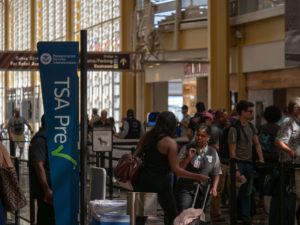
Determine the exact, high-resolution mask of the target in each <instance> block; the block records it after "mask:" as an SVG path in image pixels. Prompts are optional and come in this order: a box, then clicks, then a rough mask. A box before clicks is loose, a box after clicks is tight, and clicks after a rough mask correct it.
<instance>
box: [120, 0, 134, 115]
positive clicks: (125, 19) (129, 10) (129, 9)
mask: <svg viewBox="0 0 300 225" xmlns="http://www.w3.org/2000/svg"><path fill="white" fill-rule="evenodd" d="M120 6H121V51H123V52H130V51H131V50H132V46H131V44H130V43H131V41H130V40H131V39H130V37H131V36H132V35H133V34H131V33H130V30H131V29H130V21H131V16H132V15H133V13H134V9H135V0H128V1H120ZM121 81H122V88H121V93H122V97H121V98H122V101H121V105H122V106H121V107H122V108H121V109H122V115H123V117H124V116H125V115H126V111H127V109H129V108H132V109H136V78H135V77H134V74H132V73H129V72H123V73H122V79H121Z"/></svg>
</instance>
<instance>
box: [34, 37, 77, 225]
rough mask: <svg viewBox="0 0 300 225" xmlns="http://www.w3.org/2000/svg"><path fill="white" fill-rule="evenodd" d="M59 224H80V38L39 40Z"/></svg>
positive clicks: (50, 157) (54, 200) (51, 172)
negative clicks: (78, 146)
mask: <svg viewBox="0 0 300 225" xmlns="http://www.w3.org/2000/svg"><path fill="white" fill-rule="evenodd" d="M37 48H38V58H39V68H40V75H41V84H42V94H43V103H44V112H45V120H46V130H47V144H48V156H49V163H50V176H51V187H52V190H53V205H54V212H55V221H56V225H66V224H68V225H76V224H78V220H77V218H78V208H79V203H78V201H79V200H78V198H79V197H78V196H79V172H78V171H79V170H78V166H79V165H78V151H77V142H78V136H79V130H78V129H79V128H78V122H79V121H78V118H79V79H78V75H77V65H78V57H79V45H78V42H39V43H38V44H37Z"/></svg>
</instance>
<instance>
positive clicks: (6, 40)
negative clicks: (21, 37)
mask: <svg viewBox="0 0 300 225" xmlns="http://www.w3.org/2000/svg"><path fill="white" fill-rule="evenodd" d="M9 40H10V39H9V0H4V50H5V51H8V50H9V49H8V48H9ZM7 88H8V71H5V72H4V99H7V91H6V89H7ZM4 110H5V111H4V115H6V107H4Z"/></svg>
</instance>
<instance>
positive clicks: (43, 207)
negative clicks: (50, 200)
mask: <svg viewBox="0 0 300 225" xmlns="http://www.w3.org/2000/svg"><path fill="white" fill-rule="evenodd" d="M36 225H55V217H54V208H53V205H49V204H47V203H45V202H44V201H43V199H38V212H37V224H36Z"/></svg>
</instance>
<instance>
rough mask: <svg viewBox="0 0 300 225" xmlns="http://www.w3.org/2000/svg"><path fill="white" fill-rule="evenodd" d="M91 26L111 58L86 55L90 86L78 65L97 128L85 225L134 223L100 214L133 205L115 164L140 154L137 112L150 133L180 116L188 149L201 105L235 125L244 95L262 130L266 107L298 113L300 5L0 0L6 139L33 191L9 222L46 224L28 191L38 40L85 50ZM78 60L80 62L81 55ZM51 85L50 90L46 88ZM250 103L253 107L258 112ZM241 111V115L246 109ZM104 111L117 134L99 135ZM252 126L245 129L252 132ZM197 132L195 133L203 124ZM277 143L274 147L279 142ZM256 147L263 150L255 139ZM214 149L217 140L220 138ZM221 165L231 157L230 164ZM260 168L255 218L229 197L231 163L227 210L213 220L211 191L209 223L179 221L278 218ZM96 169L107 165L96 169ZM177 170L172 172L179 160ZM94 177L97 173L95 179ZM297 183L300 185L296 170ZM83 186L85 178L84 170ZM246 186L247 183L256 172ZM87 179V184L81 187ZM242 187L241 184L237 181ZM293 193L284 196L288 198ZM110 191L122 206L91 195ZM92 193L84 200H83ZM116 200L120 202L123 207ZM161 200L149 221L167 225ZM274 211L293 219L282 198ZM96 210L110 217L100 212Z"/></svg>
mask: <svg viewBox="0 0 300 225" xmlns="http://www.w3.org/2000/svg"><path fill="white" fill-rule="evenodd" d="M82 30H86V31H87V49H86V50H87V58H88V59H90V58H89V57H94V58H93V59H95V61H97V59H99V62H100V61H101V63H103V64H101V63H100V64H95V65H92V64H91V65H90V64H89V61H87V63H88V69H87V77H86V85H87V89H86V90H84V89H82V83H80V82H82V77H83V76H82V72H81V70H80V68H79V66H78V72H77V75H78V78H79V88H80V89H79V92H80V94H81V95H83V92H84V91H85V92H86V93H85V94H86V102H82V98H80V97H79V104H78V107H79V115H78V117H79V123H80V124H81V125H82V124H83V122H82V121H83V120H81V119H82V118H84V117H83V116H82V115H81V114H82V111H81V109H82V107H84V106H85V109H86V112H85V113H86V115H87V119H88V124H86V123H85V125H82V126H83V127H85V126H89V130H88V138H87V147H86V149H87V150H86V154H85V155H83V156H84V157H85V158H84V159H82V158H80V161H81V162H80V163H82V162H83V161H84V162H86V168H85V170H84V171H85V176H83V178H84V179H85V180H84V183H83V185H84V184H85V185H86V188H85V190H84V192H80V196H79V198H80V201H81V202H80V204H79V206H78V207H79V212H78V221H80V222H79V224H81V225H85V224H92V225H98V224H130V223H131V224H135V223H134V222H132V220H130V222H129V219H130V218H131V217H132V215H131V214H130V216H131V217H130V218H129V215H128V216H127V217H126V218H125V217H124V216H123V217H122V215H119V217H122V220H121V219H120V220H118V215H117V214H118V213H115V214H113V216H115V217H116V219H115V220H116V222H113V219H111V221H110V222H107V221H105V218H106V217H105V216H106V215H101V214H103V212H102V211H101V207H104V208H105V207H108V208H109V207H112V208H109V209H110V210H106V211H114V210H116V212H119V213H123V211H122V210H123V208H124V210H125V211H126V206H127V205H126V204H125V203H124V202H126V201H123V203H124V204H125V205H122V204H121V203H122V201H121V200H126V199H127V195H128V193H130V192H129V191H127V190H126V189H124V188H123V187H122V186H120V185H119V183H118V182H117V180H116V179H115V177H114V176H113V171H114V170H115V167H116V166H117V164H118V161H119V159H120V158H121V156H122V155H123V154H125V153H131V152H132V151H133V150H134V149H135V148H136V145H137V143H138V141H139V139H140V138H141V136H138V137H133V138H132V139H128V134H127V136H126V134H125V135H124V130H125V131H127V132H130V131H128V130H127V129H132V124H131V122H127V129H126V128H125V126H124V124H125V125H126V121H129V120H128V118H129V117H130V116H131V114H130V113H131V112H132V113H133V117H134V118H136V120H137V121H140V125H139V126H140V127H139V128H138V132H139V133H140V131H141V130H144V131H145V133H148V132H149V131H150V130H151V129H152V128H153V126H155V125H154V124H155V118H157V115H158V113H160V112H164V111H170V112H172V113H173V114H174V115H175V117H176V120H177V124H178V125H177V127H176V131H177V134H176V136H177V137H176V138H175V139H174V140H175V141H176V142H177V144H178V152H179V151H180V149H181V148H182V146H186V145H188V144H189V142H190V140H192V141H193V140H194V139H193V137H192V136H191V137H190V136H188V135H187V134H186V132H187V131H182V127H185V126H186V127H185V128H183V129H186V130H188V129H189V128H190V124H191V122H185V125H183V123H182V121H184V119H185V118H186V116H187V115H189V116H190V117H193V116H194V115H195V114H197V113H199V110H197V107H196V106H197V103H199V102H201V103H203V105H204V107H205V108H204V109H203V110H202V111H200V112H201V113H202V114H201V115H204V117H203V118H206V119H207V118H208V119H210V120H211V123H214V121H215V122H217V117H218V115H219V114H218V113H216V112H221V113H222V115H223V113H225V112H226V115H227V117H226V119H227V123H228V124H229V122H228V121H230V118H233V117H234V116H237V115H238V114H239V110H238V109H236V108H235V107H236V105H237V103H239V102H240V101H241V100H244V101H245V102H247V104H248V103H249V102H250V103H252V105H251V104H250V105H248V111H243V109H242V112H250V113H252V118H251V119H249V120H251V123H252V124H253V127H254V129H255V130H256V131H257V136H259V135H258V134H259V133H258V132H259V131H260V130H261V129H260V127H262V125H264V124H266V123H267V122H268V121H267V120H266V117H265V110H266V109H267V108H268V107H269V106H274V107H276V109H279V110H280V112H281V113H282V116H284V115H285V116H286V117H289V116H288V114H289V113H291V112H290V108H289V107H288V108H287V106H290V102H291V100H293V99H295V97H299V96H300V68H299V65H300V38H299V34H300V2H299V1H294V0H0V137H1V143H2V144H3V146H5V147H6V149H7V151H8V152H9V153H10V155H11V160H12V162H13V163H14V166H15V167H16V169H17V173H18V175H19V184H20V186H21V188H22V190H23V191H24V193H25V197H26V199H27V205H26V206H25V207H23V208H22V209H20V210H19V211H17V212H15V213H12V212H6V213H5V214H6V216H4V217H5V218H6V223H7V224H16V225H17V224H18V225H29V224H30V225H31V224H36V222H37V208H38V204H37V201H35V200H32V198H31V197H30V191H31V190H30V185H29V164H30V163H29V144H30V140H31V138H32V137H33V135H34V134H35V133H37V132H38V131H39V127H40V126H41V117H42V115H43V114H44V113H45V108H44V104H43V96H42V94H43V90H42V87H41V84H42V81H41V77H40V71H39V68H38V66H36V67H35V66H30V65H33V64H36V65H37V63H38V62H37V43H38V42H78V43H79V46H80V48H81V45H80V43H81V41H82V36H81V35H82V33H81V31H82ZM81 51H83V50H82V49H79V53H80V52H81ZM93 54H94V55H93ZM12 55H13V57H14V60H16V61H18V62H17V63H16V64H14V63H13V62H12V61H9V60H10V59H11V58H10V56H12ZM35 57H36V61H34V58H35ZM97 57H98V58H97ZM103 57H104V58H103ZM105 57H113V58H114V61H111V64H109V63H110V62H109V60H105ZM90 62H91V61H90ZM27 63H29V64H30V65H29V64H27ZM31 63H32V64H31ZM80 63H81V64H82V60H81V62H80ZM28 65H29V66H28ZM44 88H45V89H47V86H45V87H44ZM81 95H80V96H81ZM296 99H297V98H296ZM297 101H299V99H298V100H297ZM297 101H296V103H295V104H296V105H297V104H298V102H297ZM299 103H300V102H299ZM183 106H184V107H183ZM299 107H300V105H299ZM299 107H298V108H297V109H299ZM249 108H252V110H250V111H249ZM184 109H187V113H186V114H183V110H184ZM16 110H19V112H20V115H21V116H22V117H24V118H25V120H26V123H27V124H28V125H29V126H25V130H24V131H23V134H24V139H22V140H21V141H20V140H17V141H16V143H18V142H22V143H23V145H22V146H21V147H20V145H17V144H15V145H12V144H11V143H12V142H11V141H12V139H11V135H10V134H9V132H10V131H9V130H10V129H11V125H10V123H9V121H10V119H11V118H12V117H13V116H14V115H15V113H16ZM245 110H247V107H246V109H245ZM292 110H293V108H292ZM295 110H296V108H295ZM128 113H129V114H128ZM102 114H105V115H102ZM239 115H240V116H241V117H242V114H239ZM102 117H105V119H104V120H105V121H106V119H109V121H110V122H109V124H110V126H112V127H113V128H112V130H113V131H112V133H110V136H109V138H110V139H107V140H106V139H105V140H104V141H103V138H102V139H101V132H105V130H104V131H102V130H101V131H100V130H98V129H97V126H96V125H94V124H95V123H97V121H98V122H101V121H100V120H101V118H102ZM190 117H189V118H190ZM153 118H154V119H153ZM46 121H47V119H46ZM111 121H113V122H111ZM205 121H206V120H205ZM280 121H282V119H281V120H280ZM295 121H296V120H295ZM275 122H278V121H275ZM101 123H102V122H101ZM204 123H206V122H204ZM128 124H129V125H128ZM278 124H279V122H278ZM128 126H129V128H128ZM230 126H231V125H230ZM251 126H252V125H251ZM251 126H250V127H251ZM278 126H280V125H278ZM9 128H10V129H9ZM251 128H252V127H251ZM249 129H250V128H249ZM280 129H281V128H280ZM250 131H251V129H250ZM109 132H110V131H109ZM243 132H244V131H243ZM243 132H242V133H241V134H237V136H239V135H240V136H243V135H244V133H243ZM251 132H252V131H251ZM295 132H296V135H298V140H299V141H298V145H297V146H300V137H299V136H300V135H299V134H300V123H299V127H298V131H297V130H296V131H295ZM254 133H255V132H254ZM97 135H98V136H97ZM190 135H196V132H195V133H194V132H193V133H192V134H190ZM254 135H255V134H254ZM126 137H127V138H126ZM220 137H221V135H220ZM220 137H219V138H220ZM237 139H239V138H237ZM98 140H99V142H100V144H98ZM220 140H221V139H220ZM257 140H258V139H257ZM276 140H277V139H276ZM105 141H108V142H110V143H111V146H110V148H109V149H108V150H107V149H106V150H105V149H104V150H103V149H102V144H103V143H106V142H105ZM259 141H260V139H259ZM83 142H84V141H83ZM96 142H97V144H96ZM273 142H274V143H275V139H274V140H273ZM194 143H195V141H194ZM208 143H209V142H208ZM251 143H252V142H251ZM254 145H255V146H256V142H255V141H254V144H253V146H254ZM261 145H262V143H261ZM274 145H275V144H274ZM82 146H84V145H81V144H80V142H78V150H79V151H78V152H79V153H78V154H79V155H80V156H82V154H80V151H83V150H82V149H81V148H82ZM212 147H213V148H214V146H213V145H212ZM219 147H220V146H219V141H218V146H217V147H216V148H214V149H216V151H218V150H219ZM12 148H14V149H13V150H12ZM261 150H262V151H263V150H264V149H262V148H261ZM294 150H295V151H296V149H294ZM278 151H281V150H278ZM282 151H283V150H282ZM49 154H50V153H49ZM253 154H254V153H253ZM296 156H297V155H296ZM296 156H295V158H296ZM293 157H294V156H293ZM257 161H259V162H260V161H262V160H261V159H260V160H257ZM265 161H266V160H265ZM0 162H1V161H0ZM218 163H219V164H221V166H222V165H223V164H222V163H223V162H222V161H221V163H220V162H218ZM251 165H252V164H251ZM194 166H195V165H194ZM255 167H256V169H255V172H253V174H254V175H253V177H254V181H253V184H250V185H252V187H253V188H252V193H251V209H252V211H251V220H247V219H245V218H244V216H245V215H244V214H245V212H244V211H243V212H239V211H238V209H239V208H240V207H241V206H240V205H238V200H237V199H236V205H235V207H231V206H230V202H231V201H230V199H232V198H231V195H230V194H232V193H233V192H231V191H233V190H232V188H231V189H230V182H229V181H230V179H231V178H230V176H229V172H228V170H229V167H228V162H227V172H228V173H227V172H226V173H227V176H224V177H225V178H224V180H225V181H224V182H225V186H224V184H223V189H224V190H223V192H222V193H219V192H218V196H220V194H221V196H220V201H219V203H218V204H219V206H218V210H219V212H218V213H219V214H220V213H221V214H220V215H218V216H217V217H214V214H213V212H212V211H213V210H215V209H213V207H212V205H213V203H212V202H213V201H212V198H213V197H212V194H209V196H211V197H209V198H208V201H207V203H206V210H205V217H206V222H201V223H200V222H199V221H198V223H178V221H177V224H217V225H218V224H219V225H221V224H232V225H234V224H255V225H258V224H260V225H261V224H270V225H272V223H271V222H270V217H272V216H270V215H271V210H270V207H271V206H270V205H271V203H270V202H271V200H270V199H271V198H272V196H270V195H267V194H266V193H265V195H264V193H262V192H264V191H261V189H264V188H265V187H264V184H265V183H266V182H267V179H266V178H267V175H266V174H267V172H266V170H264V168H265V167H264V166H262V167H259V166H257V165H256V166H255ZM273 167H274V168H275V167H276V166H273ZM295 167H297V166H295ZM82 168H83V167H80V168H79V169H81V170H82ZM95 168H100V169H101V168H102V170H99V171H98V170H94V169H95ZM103 168H104V169H103ZM171 168H172V169H173V167H172V166H171ZM262 168H263V169H262ZM266 168H267V167H266ZM276 168H277V167H276ZM293 168H294V167H293ZM238 169H240V168H237V170H238ZM220 170H221V169H220ZM233 170H235V168H233ZM294 170H297V169H294ZM294 170H293V171H294ZM262 171H264V172H262ZM223 172H224V171H223V167H222V173H223ZM220 174H221V173H220ZM295 174H296V173H295ZM80 176H82V174H80ZM220 176H221V175H220ZM295 176H296V175H295ZM96 179H99V180H98V182H97V181H95V180H96ZM177 179H178V177H177V176H175V175H174V174H173V173H172V172H171V173H170V184H171V188H172V189H173V191H174V193H175V189H176V187H178V185H177V184H178V183H177V182H176V181H177ZM218 179H219V178H218ZM295 180H296V181H294V182H297V179H296V178H295ZM80 182H81V183H82V179H81V177H80ZM213 182H214V181H213ZM246 182H247V183H248V181H247V180H246ZM249 182H250V181H249ZM226 184H228V188H227V187H226V186H227V185H226ZM83 185H81V186H80V185H79V184H78V186H80V188H82V186H83ZM212 185H213V184H212ZM219 185H220V184H219ZM241 185H244V183H242V184H241ZM297 185H298V186H299V185H300V184H297ZM233 189H234V188H233ZM80 191H81V190H80ZM236 191H237V192H238V188H237V190H236ZM291 192H292V191H291ZM202 194H203V193H202ZM288 194H290V192H289V193H288ZM249 195H250V194H249ZM84 196H85V197H84ZM266 196H267V197H266ZM280 196H281V195H280ZM289 196H290V195H288V196H284V195H283V198H284V197H286V198H289ZM237 197H238V194H237ZM283 198H281V200H282V199H283ZM0 199H1V194H0ZM104 199H106V200H111V201H112V202H113V201H117V200H119V201H121V203H120V204H121V205H122V206H119V205H118V204H117V203H116V205H117V206H115V207H116V209H114V208H113V204H112V205H109V204H108V203H107V204H108V205H109V206H106V205H105V204H106V203H103V205H104V206H101V204H100V203H99V202H92V203H91V201H97V200H99V201H100V200H104ZM83 200H84V201H85V202H84V203H86V204H85V207H84V206H82V204H83V205H84V203H83V202H82V201H83ZM289 200H290V199H289ZM289 200H286V201H289ZM128 201H129V200H128ZM145 201H146V200H145ZM249 201H250V200H249ZM286 201H285V202H286ZM295 201H296V200H295ZM204 202H205V201H204ZM274 202H275V200H274ZM127 203H128V202H127ZM281 203H282V202H281ZM97 204H100V206H99V205H97ZM170 204H171V203H170ZM274 204H275V203H274ZM288 204H289V203H288ZM95 205H96V206H95ZM281 205H283V203H282V204H281ZM291 205H293V204H292V203H291ZM295 205H296V203H295ZM297 205H298V204H297ZM97 207H98V208H97ZM118 207H121V208H122V207H123V208H122V210H120V208H118ZM153 207H154V208H155V209H156V210H155V213H152V214H153V215H151V216H149V217H148V220H147V222H146V224H167V222H164V215H165V210H164V209H163V208H164V207H162V206H161V205H160V204H158V203H157V201H156V205H155V206H153ZM190 207H191V206H190ZM190 207H189V208H190ZM243 207H244V206H243ZM243 207H242V208H243ZM273 207H278V210H279V208H280V211H278V212H277V217H278V215H279V214H280V216H279V217H278V218H277V217H276V218H277V222H278V223H276V224H291V223H288V222H287V218H286V215H285V214H284V213H283V211H284V210H285V208H284V209H281V208H282V207H280V201H278V202H277V204H275V206H273ZM295 207H296V206H295ZM295 207H294V208H295ZM99 208H100V211H101V212H102V213H101V212H100V211H97V210H99ZM271 208H272V207H271ZM118 210H120V211H118ZM127 210H128V206H127ZM243 210H244V208H243ZM83 211H84V212H83ZM104 211H105V210H104ZM287 211H288V210H287ZM0 212H1V207H0ZM272 213H274V212H272ZM286 213H287V212H286ZM289 213H291V214H289V215H290V217H295V219H294V220H293V222H294V224H297V220H299V221H300V212H297V208H296V209H294V212H290V211H289ZM293 213H294V214H293ZM0 214H1V213H0ZM108 214H109V213H108ZM125 214H126V213H125ZM154 214H155V215H154ZM202 214H204V213H202ZM246 214H247V213H246ZM275 214H276V212H275ZM297 214H299V215H297ZM147 215H148V214H147ZM149 215H150V214H149ZM283 215H285V216H283ZM101 216H103V217H101ZM101 218H102V219H101ZM131 219H132V218H131ZM82 220H84V221H82ZM197 220H199V218H198V219H197ZM282 221H285V222H283V223H282ZM137 224H140V223H137ZM168 224H169V223H168ZM174 224H176V223H174ZM274 224H275V223H274ZM299 224H300V223H299ZM0 225H2V223H1V215H0ZM57 225H62V224H58V223H57Z"/></svg>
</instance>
